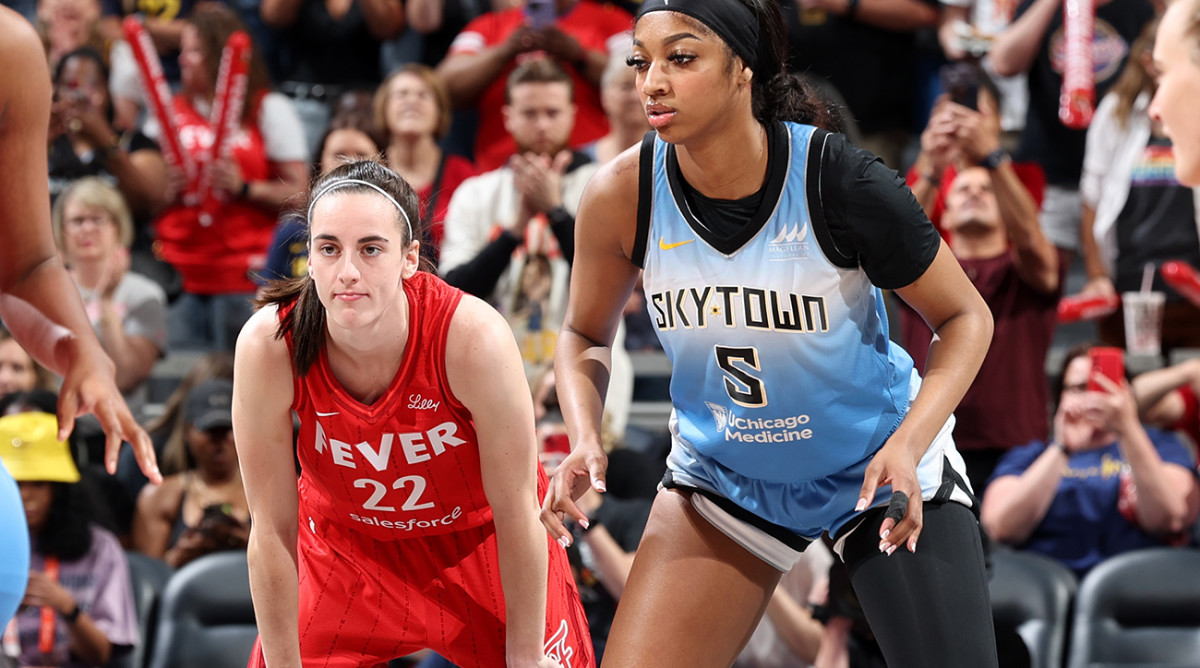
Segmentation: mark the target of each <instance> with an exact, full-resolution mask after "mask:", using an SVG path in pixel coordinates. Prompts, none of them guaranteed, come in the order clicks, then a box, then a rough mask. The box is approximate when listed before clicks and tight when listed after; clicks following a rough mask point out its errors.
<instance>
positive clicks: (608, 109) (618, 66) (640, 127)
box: [579, 46, 650, 165]
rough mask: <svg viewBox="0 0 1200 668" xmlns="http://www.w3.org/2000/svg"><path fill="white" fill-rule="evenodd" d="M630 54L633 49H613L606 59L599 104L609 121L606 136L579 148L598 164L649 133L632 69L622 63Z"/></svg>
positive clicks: (647, 122) (611, 157) (601, 78)
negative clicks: (606, 63) (606, 64)
mask: <svg viewBox="0 0 1200 668" xmlns="http://www.w3.org/2000/svg"><path fill="white" fill-rule="evenodd" d="M632 53H633V50H632V48H631V47H629V46H626V47H622V48H617V49H615V50H614V51H613V52H612V55H611V56H609V58H608V66H607V67H605V68H604V73H603V74H601V75H600V104H601V105H602V106H603V107H604V115H605V117H607V118H608V134H606V135H604V136H603V137H601V138H599V139H597V140H596V141H594V142H592V143H591V144H588V145H587V146H584V147H583V148H581V149H579V152H580V153H583V154H584V155H586V156H587V157H589V158H591V159H592V160H594V161H596V162H597V163H598V164H601V165H602V164H604V163H606V162H608V161H609V160H612V159H613V158H615V157H617V154H619V153H620V152H621V151H624V150H625V149H627V148H629V147H630V146H633V145H634V144H636V143H638V142H639V141H641V139H642V137H643V136H644V135H645V134H646V133H647V132H649V131H650V122H649V121H647V120H646V109H645V108H644V107H643V106H642V100H641V98H640V97H639V96H638V90H637V83H636V81H635V78H636V77H635V74H634V71H633V68H632V67H630V66H629V64H628V63H626V62H625V60H626V59H627V58H628V57H629V56H630V54H632Z"/></svg>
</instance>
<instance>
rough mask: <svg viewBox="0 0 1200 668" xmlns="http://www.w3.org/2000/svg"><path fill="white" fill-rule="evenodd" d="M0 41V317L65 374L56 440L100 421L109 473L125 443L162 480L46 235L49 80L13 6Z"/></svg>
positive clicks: (1, 13) (5, 14) (0, 14)
mask: <svg viewBox="0 0 1200 668" xmlns="http://www.w3.org/2000/svg"><path fill="white" fill-rule="evenodd" d="M0 34H4V35H5V38H4V39H3V40H0V62H3V63H5V67H4V68H0V173H2V174H4V175H5V178H4V179H0V318H3V320H4V321H5V322H6V323H9V325H10V327H11V330H12V334H13V337H14V338H16V339H17V341H18V342H19V343H20V344H21V345H22V346H23V347H24V348H25V349H26V350H27V351H28V352H29V353H30V354H31V355H33V357H34V358H35V359H37V360H38V361H39V362H41V363H42V364H43V365H45V366H47V367H48V368H50V369H51V370H53V371H55V372H56V373H59V374H60V375H62V376H64V381H63V386H62V390H61V392H60V394H59V403H58V421H59V429H60V437H63V438H65V436H66V435H67V434H69V433H70V432H71V429H72V428H73V427H74V425H75V418H76V417H78V416H79V415H83V414H86V413H95V415H96V417H97V418H98V419H99V420H100V425H101V426H102V427H103V429H104V433H105V434H106V436H107V442H106V455H105V461H106V464H107V468H108V470H109V471H110V472H112V471H115V470H116V467H117V454H118V452H119V451H120V447H121V442H122V441H123V440H128V441H130V442H131V443H133V447H134V452H135V453H136V454H137V458H138V462H139V464H140V465H141V467H142V471H143V472H145V473H146V475H147V477H148V478H150V480H151V481H152V482H155V483H158V482H161V481H162V476H161V475H160V474H159V472H158V466H157V464H156V463H155V458H154V448H153V446H152V445H151V443H150V437H149V436H147V435H146V432H145V431H143V430H142V428H141V427H140V426H138V424H137V422H136V421H135V420H134V419H133V415H132V414H130V412H129V407H128V406H126V405H125V401H124V399H122V398H121V392H120V390H119V389H117V385H116V383H115V382H114V380H113V375H114V369H115V367H114V365H113V363H112V360H110V359H109V358H108V356H107V355H105V354H104V350H103V348H101V347H100V342H99V340H98V339H97V338H96V335H95V334H94V333H93V332H92V327H91V324H90V323H89V322H88V320H87V316H86V315H85V314H84V312H83V304H82V302H81V301H80V299H79V292H78V290H77V289H76V288H75V282H74V280H73V279H72V278H71V276H70V275H69V274H68V273H67V271H66V269H65V268H64V267H63V264H62V261H61V260H60V259H59V256H58V252H57V249H56V248H55V246H54V239H53V238H52V236H51V234H50V210H49V206H48V202H49V201H50V194H49V185H48V183H47V181H46V177H45V175H46V174H47V173H48V171H49V168H48V167H47V154H46V133H47V128H48V127H49V118H50V72H49V69H48V67H47V65H46V61H45V58H44V56H43V55H42V50H41V43H40V41H39V40H38V38H37V35H36V34H35V33H34V32H33V29H32V27H30V26H29V23H28V22H27V21H25V19H24V18H22V17H20V16H19V15H18V14H16V13H15V12H12V11H11V10H9V9H7V8H0Z"/></svg>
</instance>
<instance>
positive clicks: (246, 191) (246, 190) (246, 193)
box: [238, 181, 250, 199]
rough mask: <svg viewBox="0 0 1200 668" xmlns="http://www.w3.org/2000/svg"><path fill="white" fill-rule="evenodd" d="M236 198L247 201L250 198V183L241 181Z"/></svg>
mask: <svg viewBox="0 0 1200 668" xmlns="http://www.w3.org/2000/svg"><path fill="white" fill-rule="evenodd" d="M238 197H239V198H241V199H248V198H249V197H250V182H249V181H242V189H241V190H239V191H238Z"/></svg>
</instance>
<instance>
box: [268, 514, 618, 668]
mask: <svg viewBox="0 0 1200 668" xmlns="http://www.w3.org/2000/svg"><path fill="white" fill-rule="evenodd" d="M309 522H310V520H309V518H308V517H302V519H301V522H300V531H299V539H298V540H297V546H296V548H297V549H296V551H297V559H298V561H299V571H300V654H301V658H302V660H303V663H304V666H305V667H306V668H308V667H310V666H328V667H330V668H348V667H350V666H355V667H358V666H376V665H380V664H383V663H385V662H387V661H388V660H390V659H394V658H398V657H402V656H405V655H408V654H411V653H413V652H416V651H417V650H420V649H423V648H429V649H432V650H433V651H435V652H437V653H438V654H440V655H442V656H443V657H445V658H447V659H449V660H450V661H452V662H453V663H455V664H456V665H458V666H461V667H462V668H491V667H493V666H494V667H495V668H504V666H505V654H504V646H505V632H504V618H505V612H504V592H503V590H502V588H501V585H500V561H499V555H498V551H497V548H496V531H495V525H494V524H492V523H490V522H489V523H487V524H484V525H483V526H480V527H477V528H474V529H467V530H463V531H454V532H451V533H447V534H442V535H439V536H427V537H421V538H406V539H403V540H396V541H377V540H374V539H372V538H367V537H364V536H361V535H354V533H353V532H352V531H349V530H347V529H345V528H344V527H341V526H338V525H334V524H330V523H328V522H324V521H323V520H322V519H320V518H319V517H317V516H316V515H314V516H313V517H312V524H311V525H310V524H309ZM546 546H547V550H548V551H549V555H550V568H549V580H548V583H549V586H548V588H547V596H546V653H547V655H549V656H551V657H552V658H554V659H556V660H557V661H558V662H559V664H560V665H562V666H563V667H564V668H591V667H592V666H595V663H596V661H595V657H594V655H593V653H592V641H591V636H590V635H589V632H588V626H587V618H586V617H585V616H584V612H583V606H582V604H581V603H580V601H579V593H578V591H577V590H576V589H575V581H574V580H573V579H572V577H571V568H570V565H569V564H568V563H567V555H566V552H565V551H564V550H563V549H562V548H561V547H560V546H559V545H558V544H557V543H555V542H554V541H553V540H551V538H550V537H549V535H547V536H546ZM249 665H250V668H265V666H266V663H265V662H264V660H263V658H262V652H261V651H260V649H259V646H258V643H257V642H256V643H255V647H254V651H253V653H252V654H251V658H250V664H249Z"/></svg>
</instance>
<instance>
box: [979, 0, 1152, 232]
mask: <svg viewBox="0 0 1200 668" xmlns="http://www.w3.org/2000/svg"><path fill="white" fill-rule="evenodd" d="M1061 5H1062V2H1061V0H1022V2H1021V4H1020V5H1019V6H1018V7H1017V11H1016V14H1015V15H1014V19H1013V21H1012V23H1010V24H1009V26H1008V27H1007V28H1005V30H1004V32H1002V33H1000V34H999V35H998V36H996V38H995V41H993V43H992V49H991V51H990V52H989V57H990V58H991V61H992V65H993V66H994V68H995V70H996V72H997V73H998V74H1000V75H1001V76H1012V75H1014V74H1017V73H1020V72H1027V73H1028V74H1029V83H1028V88H1029V108H1028V111H1027V113H1026V117H1025V130H1024V131H1023V133H1022V134H1021V141H1020V145H1019V146H1018V148H1017V152H1016V154H1015V156H1016V159H1017V160H1020V161H1026V160H1029V161H1034V162H1037V163H1039V164H1040V165H1041V166H1042V169H1044V170H1045V172H1046V181H1047V184H1048V185H1047V187H1046V197H1045V200H1044V201H1043V202H1042V212H1041V225H1042V230H1043V231H1044V232H1045V233H1046V236H1047V237H1049V238H1050V241H1052V242H1054V245H1055V246H1058V247H1059V248H1062V249H1066V250H1070V251H1072V252H1073V251H1074V250H1075V249H1076V248H1077V247H1078V246H1079V220H1080V198H1079V178H1080V174H1081V171H1082V166H1083V153H1084V142H1085V139H1086V131H1084V130H1075V129H1071V128H1068V127H1067V126H1066V125H1063V123H1062V121H1061V120H1059V116H1058V106H1059V97H1060V94H1061V92H1062V83H1063V77H1062V72H1063V69H1064V61H1063V58H1064V56H1063V54H1064V52H1065V48H1064V41H1065V40H1064V35H1063V20H1062V8H1061ZM1096 5H1097V6H1096V20H1095V27H1094V30H1093V42H1092V44H1093V46H1092V53H1093V58H1094V68H1095V73H1096V75H1095V79H1096V95H1097V96H1098V97H1103V96H1104V95H1105V94H1106V93H1107V92H1108V89H1109V87H1111V86H1112V85H1113V84H1114V83H1115V82H1116V80H1117V74H1118V73H1119V72H1120V71H1121V68H1122V67H1123V66H1124V64H1125V59H1126V55H1127V54H1128V53H1129V45H1130V44H1132V43H1133V41H1134V40H1135V39H1136V38H1137V36H1138V33H1140V32H1141V30H1142V27H1143V26H1144V25H1146V22H1147V21H1149V20H1150V19H1151V17H1152V16H1153V15H1154V7H1153V6H1152V4H1151V2H1150V0H1113V1H1112V2H1104V3H1100V2H1098V3H1096Z"/></svg>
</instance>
